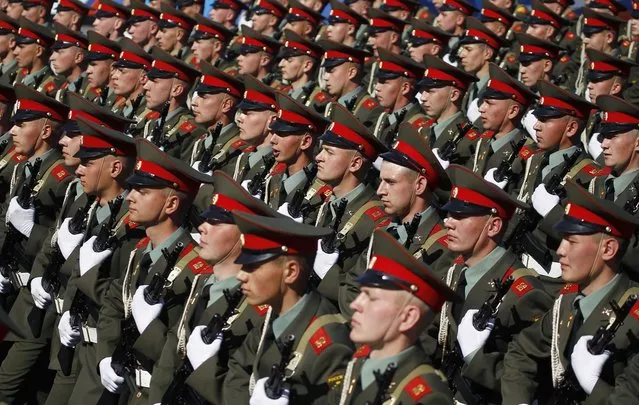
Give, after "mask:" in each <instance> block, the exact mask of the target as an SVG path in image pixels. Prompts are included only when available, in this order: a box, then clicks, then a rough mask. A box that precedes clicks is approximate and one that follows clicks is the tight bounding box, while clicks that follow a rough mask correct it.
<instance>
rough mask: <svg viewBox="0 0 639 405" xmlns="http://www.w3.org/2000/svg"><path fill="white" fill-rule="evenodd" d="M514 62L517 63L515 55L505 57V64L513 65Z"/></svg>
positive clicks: (510, 54)
mask: <svg viewBox="0 0 639 405" xmlns="http://www.w3.org/2000/svg"><path fill="white" fill-rule="evenodd" d="M516 61H517V58H516V57H515V55H514V54H512V53H509V54H508V55H507V56H506V62H508V63H515V62H516Z"/></svg>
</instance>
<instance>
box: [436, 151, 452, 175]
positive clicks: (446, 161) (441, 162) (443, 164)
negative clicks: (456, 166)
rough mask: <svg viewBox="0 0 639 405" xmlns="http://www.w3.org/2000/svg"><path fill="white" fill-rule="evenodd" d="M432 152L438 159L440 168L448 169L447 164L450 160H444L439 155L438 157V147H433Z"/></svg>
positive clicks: (448, 164)
mask: <svg viewBox="0 0 639 405" xmlns="http://www.w3.org/2000/svg"><path fill="white" fill-rule="evenodd" d="M433 154H434V155H435V157H436V158H437V160H438V161H439V164H440V165H441V166H442V169H444V170H446V169H448V166H450V161H449V160H444V159H442V158H441V157H439V148H435V149H433Z"/></svg>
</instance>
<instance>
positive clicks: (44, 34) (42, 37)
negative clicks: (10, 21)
mask: <svg viewBox="0 0 639 405" xmlns="http://www.w3.org/2000/svg"><path fill="white" fill-rule="evenodd" d="M19 23H20V27H19V28H18V38H16V42H18V43H21V42H22V41H21V39H22V38H24V39H26V40H27V41H25V42H27V43H33V42H35V43H37V44H38V45H41V46H45V47H50V46H51V45H53V43H54V42H55V35H54V34H53V32H51V31H50V30H49V29H48V28H46V27H44V26H41V25H38V24H35V23H33V22H31V21H29V20H27V19H26V18H24V17H20V20H19Z"/></svg>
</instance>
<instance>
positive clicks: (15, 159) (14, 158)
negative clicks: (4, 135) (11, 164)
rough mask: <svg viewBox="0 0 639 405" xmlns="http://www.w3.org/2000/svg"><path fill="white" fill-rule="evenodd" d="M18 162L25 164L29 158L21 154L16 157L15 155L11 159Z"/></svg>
mask: <svg viewBox="0 0 639 405" xmlns="http://www.w3.org/2000/svg"><path fill="white" fill-rule="evenodd" d="M11 159H13V160H14V161H16V162H23V161H25V160H27V157H26V156H25V155H21V154H19V153H16V154H15V155H13V157H12V158H11Z"/></svg>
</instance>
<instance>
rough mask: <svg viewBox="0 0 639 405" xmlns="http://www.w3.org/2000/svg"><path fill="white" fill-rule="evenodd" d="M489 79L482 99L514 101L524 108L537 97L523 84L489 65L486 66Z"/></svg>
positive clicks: (495, 66) (496, 67)
mask: <svg viewBox="0 0 639 405" xmlns="http://www.w3.org/2000/svg"><path fill="white" fill-rule="evenodd" d="M488 74H489V76H490V79H488V83H487V84H486V90H485V91H484V96H483V97H484V99H494V100H508V99H509V100H514V101H516V102H518V103H520V104H523V105H524V106H527V105H529V104H531V103H532V102H533V101H534V100H535V99H536V98H537V96H536V95H535V93H533V92H532V91H530V90H529V89H528V87H526V86H525V85H524V84H523V83H521V82H520V81H518V80H515V79H513V78H512V77H511V76H510V75H509V74H508V73H506V72H505V71H503V70H502V69H501V68H500V67H499V66H497V65H496V64H494V63H492V62H491V63H490V65H489V66H488Z"/></svg>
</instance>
